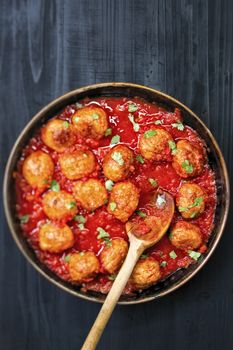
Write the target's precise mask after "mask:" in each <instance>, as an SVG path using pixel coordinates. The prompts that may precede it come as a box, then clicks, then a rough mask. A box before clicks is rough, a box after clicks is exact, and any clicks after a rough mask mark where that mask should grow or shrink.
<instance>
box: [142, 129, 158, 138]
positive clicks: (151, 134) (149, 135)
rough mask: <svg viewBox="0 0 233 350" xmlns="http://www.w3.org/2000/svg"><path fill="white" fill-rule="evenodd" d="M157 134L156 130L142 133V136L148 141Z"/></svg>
mask: <svg viewBox="0 0 233 350" xmlns="http://www.w3.org/2000/svg"><path fill="white" fill-rule="evenodd" d="M156 134H157V131H156V130H147V131H145V132H144V136H145V138H146V139H149V138H150V137H152V136H155V135H156Z"/></svg>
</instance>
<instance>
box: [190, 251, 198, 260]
mask: <svg viewBox="0 0 233 350" xmlns="http://www.w3.org/2000/svg"><path fill="white" fill-rule="evenodd" d="M188 254H189V256H190V258H192V259H194V260H196V261H197V260H198V259H199V258H200V256H201V253H199V252H195V251H194V250H189V251H188Z"/></svg>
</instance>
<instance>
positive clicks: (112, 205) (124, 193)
mask: <svg viewBox="0 0 233 350" xmlns="http://www.w3.org/2000/svg"><path fill="white" fill-rule="evenodd" d="M138 201H139V191H138V189H137V187H136V186H135V185H134V184H133V183H132V182H130V181H124V182H118V183H117V184H116V185H114V187H113V189H112V191H111V194H110V199H109V203H108V207H107V209H108V212H109V213H110V214H113V215H114V216H115V217H116V218H117V219H119V220H120V221H122V222H126V221H127V220H128V218H129V217H130V216H131V215H132V214H133V212H134V211H135V209H136V208H137V206H138Z"/></svg>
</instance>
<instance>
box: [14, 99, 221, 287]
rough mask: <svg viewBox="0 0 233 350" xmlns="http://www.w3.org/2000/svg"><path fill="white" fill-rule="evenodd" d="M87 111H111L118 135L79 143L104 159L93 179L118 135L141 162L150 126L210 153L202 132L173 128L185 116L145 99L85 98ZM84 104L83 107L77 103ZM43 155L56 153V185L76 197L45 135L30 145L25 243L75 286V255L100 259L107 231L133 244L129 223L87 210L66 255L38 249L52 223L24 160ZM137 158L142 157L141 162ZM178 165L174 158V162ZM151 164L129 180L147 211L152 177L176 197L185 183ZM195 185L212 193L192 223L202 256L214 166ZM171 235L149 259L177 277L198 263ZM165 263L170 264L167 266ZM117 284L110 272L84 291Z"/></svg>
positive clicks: (166, 167)
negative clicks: (71, 261) (71, 260)
mask: <svg viewBox="0 0 233 350" xmlns="http://www.w3.org/2000/svg"><path fill="white" fill-rule="evenodd" d="M133 102H134V103H136V104H137V106H138V108H137V110H136V111H135V112H134V113H133V114H134V120H135V122H137V123H138V124H139V126H140V130H139V132H135V131H134V128H133V124H132V122H131V121H130V120H129V118H128V115H129V111H128V105H129V103H133ZM79 103H80V104H82V105H83V106H89V105H96V106H100V107H101V108H103V109H104V110H105V112H106V113H107V115H108V117H109V128H111V129H112V134H111V135H109V136H107V137H104V138H102V139H100V140H99V141H96V140H93V139H88V138H87V139H85V140H84V139H82V138H80V139H78V143H79V144H80V145H82V146H83V147H84V149H85V148H86V149H91V150H92V151H93V153H94V154H95V156H96V158H97V160H98V166H97V168H96V171H95V173H92V174H91V177H92V178H93V177H96V178H102V179H104V180H107V179H106V178H104V175H103V174H102V172H101V165H102V161H103V157H104V156H105V154H106V153H107V152H108V151H109V149H110V147H111V146H110V141H111V139H112V137H113V136H114V135H119V136H120V143H123V144H126V145H127V146H128V147H130V148H131V149H132V150H133V151H134V153H135V157H137V155H139V153H140V152H139V149H138V138H139V135H140V134H142V133H143V132H145V131H146V130H147V129H148V126H150V125H155V124H156V126H157V127H161V128H164V129H166V130H167V131H168V132H169V133H170V134H171V135H172V136H173V138H174V140H175V141H178V140H179V139H186V140H189V141H191V142H193V143H196V144H199V145H200V146H201V147H202V148H203V149H204V148H205V144H204V142H203V141H202V140H201V139H200V137H199V136H198V134H197V132H196V131H195V130H193V129H192V128H190V127H189V126H184V130H178V129H177V128H176V127H173V126H172V124H174V123H178V122H179V121H182V116H181V113H180V111H179V110H175V111H174V112H168V111H166V110H165V109H163V108H162V107H160V106H158V105H156V104H152V103H148V102H146V101H144V100H141V99H139V98H134V99H131V100H129V99H127V98H111V97H103V98H96V99H92V100H90V99H84V100H82V101H79ZM77 105H78V104H77ZM77 105H75V104H74V105H70V106H67V107H66V108H65V109H64V110H63V111H62V112H61V113H60V114H58V115H57V116H54V117H55V118H59V119H62V120H66V121H68V122H71V118H72V115H73V114H74V113H75V112H76V110H77V109H78V107H79V106H78V107H77ZM37 150H43V151H44V152H46V153H48V154H50V156H51V157H52V159H53V161H54V164H55V172H54V176H53V179H54V180H56V181H57V182H58V183H59V185H60V188H61V189H62V190H65V191H67V192H70V193H71V192H72V186H73V183H74V181H71V180H68V179H67V178H66V177H65V176H64V175H63V174H62V172H61V170H60V166H59V164H58V161H57V160H58V153H57V152H55V151H53V150H51V149H50V148H49V147H47V146H46V145H45V144H44V143H43V141H42V139H41V134H40V130H38V132H37V133H36V134H35V135H34V137H33V138H32V139H31V140H30V141H29V143H28V145H27V146H26V148H25V149H24V150H23V152H22V156H21V158H20V160H19V162H18V167H17V171H16V173H15V181H16V193H17V205H16V206H17V212H18V216H19V217H22V216H25V215H26V216H28V221H27V222H24V223H22V224H21V225H22V231H23V234H24V236H25V238H26V239H27V240H28V242H29V243H30V245H31V246H32V247H33V249H34V250H35V253H36V255H37V256H38V258H39V260H40V261H42V262H43V263H44V264H45V265H47V267H48V268H49V269H51V270H52V271H53V272H54V273H56V274H57V275H58V276H59V277H60V278H62V279H64V280H67V281H69V280H70V276H69V268H68V263H67V261H66V259H65V257H66V256H68V255H69V254H70V253H72V252H75V251H93V252H94V253H95V254H96V255H97V256H98V255H99V254H100V252H101V249H103V245H104V243H103V242H102V241H101V240H99V239H97V228H98V227H102V228H103V229H104V230H106V231H107V232H108V233H109V235H110V237H111V238H113V237H121V238H124V239H125V240H127V239H128V238H127V234H126V231H125V224H123V223H122V222H120V221H119V220H118V219H116V218H115V217H114V216H113V215H111V214H109V213H108V212H107V209H106V206H103V207H101V208H99V209H97V210H95V211H94V212H93V213H90V212H89V213H88V212H87V211H85V210H84V209H82V208H81V207H80V208H79V214H80V215H83V216H85V219H86V223H85V226H84V228H83V229H80V228H79V227H78V225H77V222H76V221H74V220H70V221H68V223H67V224H68V225H69V226H70V228H71V229H72V231H73V233H74V236H75V243H74V246H73V247H72V248H71V249H69V250H68V251H66V252H65V253H61V254H51V253H48V252H44V251H42V250H40V248H39V245H38V231H39V225H40V224H41V223H43V222H45V221H46V220H47V218H46V215H45V213H44V211H43V207H42V194H41V193H39V192H38V191H37V190H34V189H32V188H31V187H30V186H29V185H28V184H27V182H26V180H25V179H24V177H23V175H22V164H23V161H24V159H25V158H26V157H27V156H28V155H30V154H31V153H32V152H34V151H37ZM136 159H137V158H136ZM168 160H170V161H171V160H172V159H168ZM170 161H168V162H151V161H147V160H144V162H143V164H142V163H141V162H140V161H137V160H135V162H134V167H135V170H134V172H133V173H131V175H129V180H131V181H132V182H133V183H134V184H136V186H137V187H138V188H139V189H140V191H141V192H140V202H139V205H138V209H139V210H143V209H145V203H146V200H147V197H148V193H150V192H151V191H153V190H154V187H153V185H152V184H151V183H150V182H149V181H148V178H152V179H155V180H156V182H157V185H158V186H159V187H160V188H161V189H163V190H166V191H168V192H169V193H170V194H171V195H172V196H174V197H175V196H176V194H177V192H178V190H179V187H180V186H181V184H182V182H183V179H182V178H181V177H180V176H179V175H178V174H177V173H176V171H175V170H174V168H173V167H172V165H171V162H170ZM189 182H193V183H196V184H199V185H200V186H201V187H203V188H204V189H205V192H206V194H207V196H206V200H205V211H204V212H203V213H202V214H201V215H200V217H197V218H194V219H191V220H189V222H191V223H195V224H197V225H198V226H199V228H200V229H201V234H202V238H203V245H202V246H201V248H199V251H200V252H201V253H204V252H205V250H206V243H207V242H208V239H209V236H210V234H211V231H212V229H213V220H214V213H215V206H216V186H215V177H214V173H213V171H212V169H211V168H210V167H209V165H208V163H207V164H206V165H205V167H204V170H203V172H202V173H201V175H200V176H198V177H195V178H193V179H189ZM181 219H182V217H181V215H180V213H179V212H178V211H177V210H176V211H175V214H174V217H173V220H172V225H173V224H174V223H175V222H177V221H179V220H181ZM168 234H169V232H168ZM168 234H167V235H165V236H164V237H163V238H162V239H161V241H160V242H158V243H157V244H156V245H155V246H153V247H152V248H150V249H149V250H148V251H147V252H146V254H147V255H148V256H152V257H153V258H155V259H156V260H157V261H158V262H159V263H160V264H161V275H162V278H165V277H166V276H168V275H169V274H171V273H173V272H174V271H176V270H177V269H179V268H186V267H188V266H189V265H190V264H191V263H195V260H193V259H192V258H191V257H190V256H189V254H188V253H187V252H185V251H182V250H180V249H176V248H175V247H174V246H173V245H172V244H171V243H170V240H169V238H168ZM171 251H174V252H175V254H176V258H172V257H171V256H170V255H169V253H170V252H171ZM164 262H165V263H164ZM111 284H112V281H111V279H110V278H109V276H107V275H106V274H104V273H101V274H99V275H98V276H97V277H96V278H95V279H94V280H93V281H92V282H89V283H86V284H84V285H83V290H88V289H92V290H95V291H101V292H103V293H106V292H107V291H108V290H109V288H110V287H111ZM130 292H131V287H130V286H128V287H127V288H126V290H125V293H130Z"/></svg>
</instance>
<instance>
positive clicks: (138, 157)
mask: <svg viewBox="0 0 233 350" xmlns="http://www.w3.org/2000/svg"><path fill="white" fill-rule="evenodd" d="M136 160H137V161H138V162H139V163H141V164H144V163H145V160H144V158H143V157H142V156H141V155H140V154H139V155H137V157H136Z"/></svg>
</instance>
